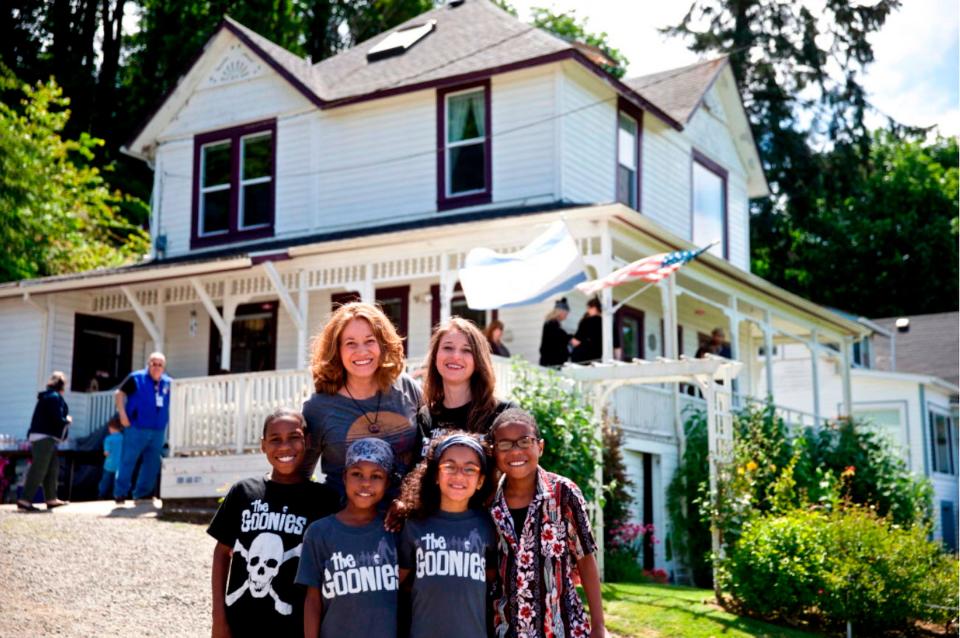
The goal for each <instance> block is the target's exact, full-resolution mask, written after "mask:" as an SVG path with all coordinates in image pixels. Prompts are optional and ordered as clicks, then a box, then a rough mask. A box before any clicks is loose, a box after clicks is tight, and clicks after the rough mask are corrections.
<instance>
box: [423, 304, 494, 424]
mask: <svg viewBox="0 0 960 638" xmlns="http://www.w3.org/2000/svg"><path fill="white" fill-rule="evenodd" d="M454 330H455V331H457V332H459V333H460V334H462V335H463V336H464V337H466V339H467V343H468V344H470V350H472V351H473V374H472V375H471V376H470V413H469V414H468V415H467V427H468V428H469V429H470V430H471V431H473V432H480V433H481V434H484V433H485V428H484V426H485V425H486V424H487V423H488V422H489V421H490V417H492V416H493V413H494V411H495V410H496V409H497V398H496V397H495V396H494V395H493V389H494V387H495V386H496V384H497V380H496V377H495V376H494V374H493V362H492V361H491V360H490V344H489V343H487V338H486V337H484V336H483V333H482V332H480V329H479V328H477V326H476V325H475V324H474V323H473V322H472V321H470V320H469V319H463V318H462V317H450V319H449V320H448V321H446V322H445V323H442V324H440V325H439V326H437V329H436V330H434V331H433V337H431V338H430V354H429V355H427V375H426V377H425V378H424V381H423V402H424V404H425V405H426V406H427V408H428V409H429V410H430V412H431V413H436V412H438V411H439V410H440V408H441V407H442V406H443V377H441V376H440V372H439V371H438V370H437V352H439V350H440V341H442V340H443V338H444V337H445V336H446V335H447V334H448V333H450V332H452V331H454Z"/></svg>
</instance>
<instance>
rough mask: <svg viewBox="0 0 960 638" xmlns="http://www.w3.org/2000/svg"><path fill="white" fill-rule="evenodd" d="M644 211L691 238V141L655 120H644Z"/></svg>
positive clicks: (642, 193)
mask: <svg viewBox="0 0 960 638" xmlns="http://www.w3.org/2000/svg"><path fill="white" fill-rule="evenodd" d="M642 146H643V158H642V160H641V161H642V164H641V171H642V173H643V179H642V181H641V202H642V206H641V212H642V213H643V214H644V215H647V216H648V217H649V218H650V219H652V220H653V221H655V222H657V223H658V224H660V225H661V226H663V227H664V228H665V229H666V230H668V231H670V232H672V233H674V234H676V235H679V236H680V237H685V238H688V239H689V238H690V237H691V230H690V161H691V160H690V158H691V151H690V142H689V141H688V140H687V139H686V138H685V137H684V136H683V135H682V134H681V133H679V132H677V131H675V130H674V129H672V128H670V127H668V126H667V125H666V124H664V123H663V122H661V121H660V120H658V119H657V118H655V117H645V118H643V142H642Z"/></svg>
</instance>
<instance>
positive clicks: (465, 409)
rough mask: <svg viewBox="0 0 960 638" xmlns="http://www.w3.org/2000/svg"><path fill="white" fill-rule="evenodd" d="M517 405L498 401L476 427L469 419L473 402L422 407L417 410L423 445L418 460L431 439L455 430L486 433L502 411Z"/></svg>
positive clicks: (425, 450)
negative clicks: (451, 405)
mask: <svg viewBox="0 0 960 638" xmlns="http://www.w3.org/2000/svg"><path fill="white" fill-rule="evenodd" d="M515 407H517V404H516V403H514V402H513V401H497V407H495V408H494V409H493V412H492V413H491V414H490V416H488V417H487V418H486V419H484V422H483V423H477V424H473V425H474V427H470V426H471V424H470V422H469V420H468V419H469V416H470V410H471V408H473V403H472V402H468V403H465V404H464V405H461V406H459V407H456V408H447V407H444V406H443V405H441V406H440V409H439V410H436V411H431V410H430V409H429V408H428V407H427V406H423V407H421V408H420V410H419V411H418V412H417V428H419V430H420V436H421V438H422V445H421V447H420V449H419V450H418V452H419V454H418V457H417V460H419V459H422V458H423V457H424V455H425V454H426V452H427V447H428V446H429V445H430V441H432V440H433V439H434V438H436V437H439V436H443V435H444V434H446V433H448V432H451V431H453V430H465V431H467V432H477V433H479V434H486V433H487V432H489V431H490V426H491V425H493V422H494V421H495V420H496V418H497V417H498V416H500V413H501V412H503V411H504V410H506V409H507V408H515Z"/></svg>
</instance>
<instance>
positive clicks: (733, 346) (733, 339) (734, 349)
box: [724, 295, 742, 405]
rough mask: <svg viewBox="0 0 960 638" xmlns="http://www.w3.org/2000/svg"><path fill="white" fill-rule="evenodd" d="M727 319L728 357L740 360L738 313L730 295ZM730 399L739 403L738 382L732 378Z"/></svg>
mask: <svg viewBox="0 0 960 638" xmlns="http://www.w3.org/2000/svg"><path fill="white" fill-rule="evenodd" d="M724 314H725V315H727V320H728V321H729V322H730V358H731V359H733V360H734V361H742V359H741V357H740V313H739V312H738V311H737V298H736V297H734V296H732V295H731V296H730V308H729V309H727V310H725V311H724ZM728 388H729V390H730V395H731V399H732V400H733V402H734V403H735V404H737V405H739V399H738V398H737V395H739V394H740V382H739V380H738V379H734V380H733V381H732V383H731V385H730V386H728Z"/></svg>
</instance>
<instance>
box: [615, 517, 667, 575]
mask: <svg viewBox="0 0 960 638" xmlns="http://www.w3.org/2000/svg"><path fill="white" fill-rule="evenodd" d="M607 530H608V532H607V534H608V538H609V542H608V543H607V545H606V548H605V553H604V560H605V568H604V571H605V572H606V573H605V576H606V580H607V581H609V582H615V583H640V582H650V581H652V582H657V583H665V582H667V580H668V578H669V577H668V575H667V572H665V571H664V570H662V569H653V570H649V569H642V568H641V564H642V562H643V550H644V548H645V547H647V546H648V545H655V544H657V543H659V542H660V539H658V538H657V537H656V535H655V533H654V532H655V531H656V528H655V527H654V525H653V523H650V524H648V525H644V524H642V523H621V522H619V521H610V524H609V525H608V526H607Z"/></svg>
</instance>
